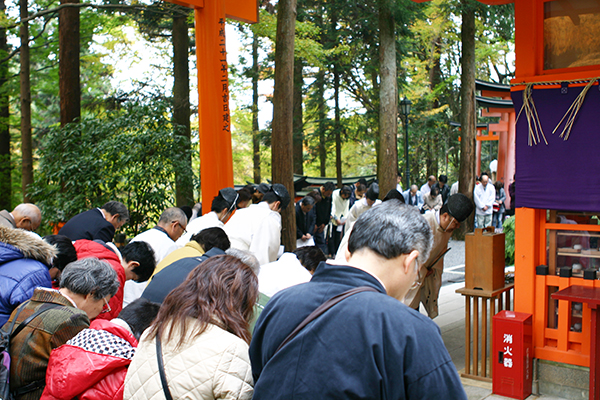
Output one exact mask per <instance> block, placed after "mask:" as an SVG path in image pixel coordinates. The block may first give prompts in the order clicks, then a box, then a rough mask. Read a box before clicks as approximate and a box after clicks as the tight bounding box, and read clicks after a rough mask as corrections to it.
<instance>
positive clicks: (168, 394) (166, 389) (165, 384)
mask: <svg viewBox="0 0 600 400" xmlns="http://www.w3.org/2000/svg"><path fill="white" fill-rule="evenodd" d="M156 360H157V361H158V373H159V375H160V382H161V383H162V388H163V392H164V393H165V397H166V398H167V400H173V396H171V391H170V390H169V383H168V382H167V375H166V374H165V365H164V363H163V356H162V346H161V344H160V338H159V337H158V332H157V333H156Z"/></svg>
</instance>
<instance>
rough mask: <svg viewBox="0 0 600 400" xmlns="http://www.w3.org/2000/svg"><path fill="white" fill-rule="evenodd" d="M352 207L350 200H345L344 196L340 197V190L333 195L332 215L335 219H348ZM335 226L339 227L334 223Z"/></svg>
mask: <svg viewBox="0 0 600 400" xmlns="http://www.w3.org/2000/svg"><path fill="white" fill-rule="evenodd" d="M349 207H350V199H346V200H344V199H343V198H342V196H340V189H336V190H334V191H333V194H332V195H331V215H332V216H333V217H334V218H337V219H341V218H342V217H347V216H348V212H349ZM333 224H334V225H337V224H336V223H335V221H334V223H333Z"/></svg>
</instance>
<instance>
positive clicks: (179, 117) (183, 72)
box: [172, 16, 194, 207]
mask: <svg viewBox="0 0 600 400" xmlns="http://www.w3.org/2000/svg"><path fill="white" fill-rule="evenodd" d="M172 40H173V124H174V125H175V126H177V125H179V128H180V129H178V130H177V131H176V132H177V134H178V135H181V136H183V137H184V140H183V144H182V153H183V152H188V151H189V149H190V145H191V144H190V133H191V128H190V72H189V59H188V55H189V48H190V39H189V36H188V25H187V19H186V17H184V16H176V17H173V37H172ZM184 162H185V171H186V173H184V176H181V175H180V174H177V176H176V177H175V201H176V203H177V206H178V207H181V206H184V205H190V206H192V205H193V204H194V187H193V185H192V181H191V179H190V177H191V173H192V159H191V157H190V156H188V157H186V159H185V160H184Z"/></svg>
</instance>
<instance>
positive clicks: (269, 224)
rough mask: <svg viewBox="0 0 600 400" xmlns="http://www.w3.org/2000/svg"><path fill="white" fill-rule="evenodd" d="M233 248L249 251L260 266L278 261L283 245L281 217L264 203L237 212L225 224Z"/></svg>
mask: <svg viewBox="0 0 600 400" xmlns="http://www.w3.org/2000/svg"><path fill="white" fill-rule="evenodd" d="M225 233H227V236H228V237H229V241H230V242H231V247H233V248H234V249H240V250H249V251H250V252H252V254H254V255H255V256H256V258H257V259H258V262H259V263H260V265H264V264H268V263H270V262H273V261H275V260H277V255H278V253H279V247H280V245H281V215H280V214H279V213H278V212H276V211H272V210H271V209H270V208H269V204H268V203H267V202H265V201H262V202H260V203H258V204H252V205H250V207H248V208H242V209H240V210H237V211H236V212H235V214H233V217H231V219H230V220H229V222H227V223H226V224H225Z"/></svg>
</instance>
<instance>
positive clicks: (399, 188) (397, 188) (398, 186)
mask: <svg viewBox="0 0 600 400" xmlns="http://www.w3.org/2000/svg"><path fill="white" fill-rule="evenodd" d="M396 190H397V191H399V192H400V193H402V184H400V183H398V184H397V185H396Z"/></svg>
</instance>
